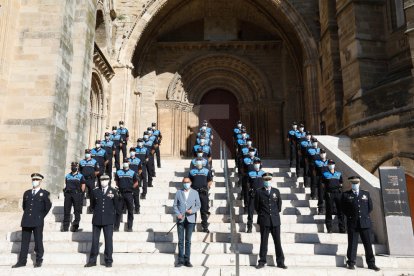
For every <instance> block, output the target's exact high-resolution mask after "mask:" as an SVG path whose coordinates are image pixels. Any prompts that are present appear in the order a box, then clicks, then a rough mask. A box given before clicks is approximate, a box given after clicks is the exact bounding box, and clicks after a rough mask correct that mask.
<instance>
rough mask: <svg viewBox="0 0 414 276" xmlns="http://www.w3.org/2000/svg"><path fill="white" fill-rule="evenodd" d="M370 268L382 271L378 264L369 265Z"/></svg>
mask: <svg viewBox="0 0 414 276" xmlns="http://www.w3.org/2000/svg"><path fill="white" fill-rule="evenodd" d="M368 269H371V270H374V271H380V270H381V269H380V268H379V267H378V266H376V265H369V266H368Z"/></svg>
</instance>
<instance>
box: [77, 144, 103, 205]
mask: <svg viewBox="0 0 414 276" xmlns="http://www.w3.org/2000/svg"><path fill="white" fill-rule="evenodd" d="M79 172H80V173H81V174H82V175H83V176H84V177H85V181H86V187H87V188H88V197H89V198H91V196H92V190H93V189H95V179H96V176H97V175H98V174H99V164H98V162H97V161H96V160H95V159H93V158H92V155H91V150H90V149H86V150H85V159H82V160H81V161H80V162H79ZM89 204H90V203H89ZM88 211H89V213H93V209H92V208H91V205H89V208H88Z"/></svg>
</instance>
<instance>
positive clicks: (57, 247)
mask: <svg viewBox="0 0 414 276" xmlns="http://www.w3.org/2000/svg"><path fill="white" fill-rule="evenodd" d="M20 244H21V243H20V242H14V243H9V242H6V241H3V242H0V252H1V253H19V252H20ZM269 245H271V243H270V244H269ZM44 246H45V251H46V252H50V253H76V252H78V253H89V252H90V250H91V242H89V241H84V242H66V243H61V242H45V244H44ZM237 248H238V251H239V253H240V254H259V251H260V244H246V243H238V244H237ZM373 248H374V252H375V254H384V253H385V252H386V247H385V246H384V245H381V244H375V245H374V246H373ZM33 249H34V242H31V243H30V248H29V252H30V253H33ZM104 249H105V242H104V241H103V239H102V244H101V246H100V252H101V253H103V252H104ZM283 251H284V253H285V254H297V253H298V252H300V253H301V254H303V255H346V251H347V244H306V243H284V244H283ZM114 252H115V253H154V254H155V253H169V254H174V253H178V245H177V243H172V242H157V243H149V242H133V243H131V242H127V241H125V242H123V241H118V242H116V243H115V244H114ZM191 252H192V253H204V254H233V252H232V250H231V243H210V244H208V246H206V243H204V242H193V243H192V245H191ZM268 253H269V254H272V255H273V254H275V248H274V246H269V251H268ZM364 254H365V251H364V247H363V245H362V244H360V245H359V246H358V255H364Z"/></svg>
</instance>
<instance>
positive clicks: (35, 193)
mask: <svg viewBox="0 0 414 276" xmlns="http://www.w3.org/2000/svg"><path fill="white" fill-rule="evenodd" d="M31 178H32V189H30V190H27V191H26V192H24V194H23V205H22V207H23V212H24V213H23V217H22V222H21V227H22V241H21V247H20V254H19V260H18V261H17V263H16V264H15V265H13V266H12V267H13V268H18V267H22V266H26V262H27V254H28V252H29V244H30V238H31V236H32V233H33V237H34V242H35V248H34V251H35V252H36V262H35V265H34V267H41V266H42V262H43V254H44V249H43V225H44V219H45V217H46V215H47V214H48V213H49V211H50V208H52V202H51V201H50V198H49V197H50V194H49V192H48V191H46V190H43V189H42V188H40V185H41V183H42V180H43V178H44V177H43V175H41V174H40V173H33V174H32V175H31Z"/></svg>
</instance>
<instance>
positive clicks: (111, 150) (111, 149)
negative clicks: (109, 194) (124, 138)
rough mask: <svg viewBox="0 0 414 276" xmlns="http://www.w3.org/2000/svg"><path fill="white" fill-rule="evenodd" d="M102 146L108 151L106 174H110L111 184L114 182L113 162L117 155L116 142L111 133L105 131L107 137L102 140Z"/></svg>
mask: <svg viewBox="0 0 414 276" xmlns="http://www.w3.org/2000/svg"><path fill="white" fill-rule="evenodd" d="M101 145H102V148H103V149H104V150H105V152H106V157H107V161H108V162H107V163H106V166H105V174H107V175H108V176H109V185H111V182H112V166H113V162H112V159H113V158H114V156H115V143H114V141H112V140H111V134H110V133H109V132H105V139H104V140H102V141H101Z"/></svg>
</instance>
